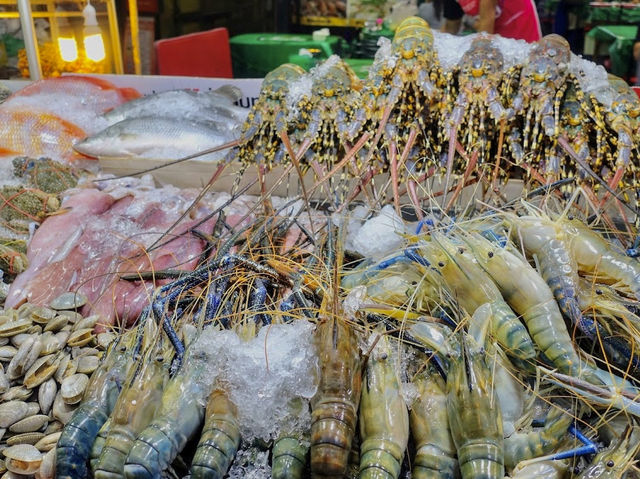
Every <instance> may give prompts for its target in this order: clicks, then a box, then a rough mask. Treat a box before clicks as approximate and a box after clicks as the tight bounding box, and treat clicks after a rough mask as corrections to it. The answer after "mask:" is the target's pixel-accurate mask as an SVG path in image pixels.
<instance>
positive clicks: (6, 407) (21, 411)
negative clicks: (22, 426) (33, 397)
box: [0, 401, 30, 428]
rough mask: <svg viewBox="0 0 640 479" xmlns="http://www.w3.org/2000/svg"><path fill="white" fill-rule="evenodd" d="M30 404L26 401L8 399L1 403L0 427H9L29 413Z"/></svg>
mask: <svg viewBox="0 0 640 479" xmlns="http://www.w3.org/2000/svg"><path fill="white" fill-rule="evenodd" d="M29 409H30V408H29V406H28V405H27V403H26V402H24V401H7V402H5V403H2V404H0V428H8V427H9V426H11V425H12V424H14V423H16V422H18V421H19V420H21V419H24V418H25V417H27V415H28V414H29Z"/></svg>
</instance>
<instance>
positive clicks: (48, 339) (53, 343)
mask: <svg viewBox="0 0 640 479" xmlns="http://www.w3.org/2000/svg"><path fill="white" fill-rule="evenodd" d="M40 343H41V344H42V349H41V350H40V356H46V355H47V354H53V353H57V352H58V351H60V350H61V349H62V346H64V344H62V343H61V342H60V341H59V340H58V338H57V337H56V336H54V334H53V333H52V332H51V331H47V332H45V333H44V334H43V335H42V336H40Z"/></svg>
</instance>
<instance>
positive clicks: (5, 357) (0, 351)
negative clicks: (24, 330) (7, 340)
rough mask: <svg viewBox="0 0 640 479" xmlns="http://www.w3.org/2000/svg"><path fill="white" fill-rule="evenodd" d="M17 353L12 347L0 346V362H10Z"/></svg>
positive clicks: (16, 349)
mask: <svg viewBox="0 0 640 479" xmlns="http://www.w3.org/2000/svg"><path fill="white" fill-rule="evenodd" d="M17 352H18V348H15V347H13V346H9V345H7V346H0V361H11V360H12V359H13V357H14V356H15V355H16V353H17Z"/></svg>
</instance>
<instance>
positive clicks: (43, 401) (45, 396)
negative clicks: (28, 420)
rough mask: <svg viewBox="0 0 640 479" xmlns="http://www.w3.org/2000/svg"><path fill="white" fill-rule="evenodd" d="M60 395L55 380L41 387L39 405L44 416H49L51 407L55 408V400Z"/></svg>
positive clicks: (50, 380) (48, 381)
mask: <svg viewBox="0 0 640 479" xmlns="http://www.w3.org/2000/svg"><path fill="white" fill-rule="evenodd" d="M57 393H58V384H57V383H56V381H55V379H53V378H52V379H48V380H47V381H45V382H44V383H42V384H41V385H40V388H39V389H38V404H40V410H41V411H42V412H43V413H44V414H49V410H50V409H51V406H53V400H54V399H55V398H56V394H57Z"/></svg>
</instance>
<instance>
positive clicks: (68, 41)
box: [58, 17, 78, 62]
mask: <svg viewBox="0 0 640 479" xmlns="http://www.w3.org/2000/svg"><path fill="white" fill-rule="evenodd" d="M58 50H60V56H61V57H62V59H63V60H64V61H65V62H75V61H76V60H77V59H78V44H77V43H76V36H75V34H74V32H73V28H71V25H70V24H69V20H67V19H66V18H65V17H61V18H60V19H59V20H58Z"/></svg>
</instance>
